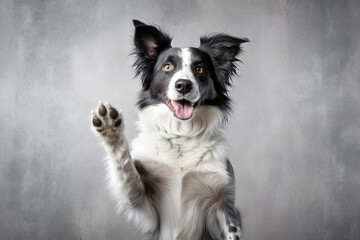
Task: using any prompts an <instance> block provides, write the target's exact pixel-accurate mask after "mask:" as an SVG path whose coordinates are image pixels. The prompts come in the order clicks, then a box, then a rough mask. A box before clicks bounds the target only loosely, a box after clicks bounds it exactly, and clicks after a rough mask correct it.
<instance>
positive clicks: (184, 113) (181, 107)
mask: <svg viewBox="0 0 360 240" xmlns="http://www.w3.org/2000/svg"><path fill="white" fill-rule="evenodd" d="M171 104H172V105H173V107H174V108H175V112H174V113H175V115H176V116H177V117H178V118H181V119H188V118H190V117H191V116H192V113H193V111H194V108H193V106H191V105H190V104H184V103H182V102H178V101H171Z"/></svg>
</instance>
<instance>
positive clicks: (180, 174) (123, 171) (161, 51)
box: [92, 20, 248, 240]
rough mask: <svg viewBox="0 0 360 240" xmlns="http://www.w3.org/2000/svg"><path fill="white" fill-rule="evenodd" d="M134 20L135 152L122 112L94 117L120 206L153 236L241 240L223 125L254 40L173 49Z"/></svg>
mask: <svg viewBox="0 0 360 240" xmlns="http://www.w3.org/2000/svg"><path fill="white" fill-rule="evenodd" d="M133 22H134V25H135V37H134V43H135V50H134V54H135V55H136V61H135V63H134V67H135V70H136V74H137V75H140V76H141V80H142V90H141V92H140V95H139V101H138V107H139V118H140V120H139V129H140V133H139V135H138V137H137V138H135V139H134V140H133V142H132V151H131V152H130V150H129V147H128V144H127V141H126V139H125V136H124V122H123V116H122V114H121V111H117V110H116V109H115V108H114V107H113V106H112V105H110V104H108V103H100V105H99V106H98V107H97V108H96V110H94V111H93V117H92V128H93V130H94V132H95V133H96V134H97V135H98V136H100V138H101V139H102V140H103V143H104V146H105V149H106V151H107V154H108V173H109V187H110V189H111V192H112V194H113V196H114V197H115V199H116V201H117V203H118V207H119V209H120V210H121V211H122V212H123V213H124V214H125V216H127V217H128V218H129V220H131V221H132V222H133V223H134V224H135V225H136V226H137V227H138V228H139V229H140V230H141V231H142V232H144V234H145V236H146V238H147V239H162V240H171V239H177V240H197V239H234V240H236V239H240V238H241V220H240V213H239V211H238V210H237V209H236V207H235V206H234V202H235V200H234V198H235V193H234V189H235V188H234V173H233V169H232V166H231V164H230V162H229V160H228V156H227V149H226V144H225V141H224V138H223V137H222V128H223V126H224V123H226V119H227V117H228V115H229V111H230V99H229V97H228V87H229V86H230V85H231V81H230V78H231V76H232V75H234V74H236V65H235V63H236V62H237V61H239V60H238V59H237V58H236V56H237V55H238V54H239V53H240V52H241V48H240V45H241V44H242V43H244V42H248V39H246V38H235V37H231V36H228V35H224V34H211V35H209V36H206V37H202V38H201V44H200V47H199V48H172V47H171V38H170V37H169V36H168V35H167V34H165V33H164V32H162V31H160V30H159V29H158V28H157V27H155V26H150V25H146V24H144V23H142V22H140V21H137V20H134V21H133Z"/></svg>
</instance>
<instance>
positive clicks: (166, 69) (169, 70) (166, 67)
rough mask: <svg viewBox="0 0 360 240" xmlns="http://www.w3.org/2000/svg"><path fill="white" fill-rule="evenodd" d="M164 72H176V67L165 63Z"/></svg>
mask: <svg viewBox="0 0 360 240" xmlns="http://www.w3.org/2000/svg"><path fill="white" fill-rule="evenodd" d="M162 70H163V71H164V72H166V73H168V72H171V71H173V70H174V65H172V64H171V63H165V65H164V66H163V68H162Z"/></svg>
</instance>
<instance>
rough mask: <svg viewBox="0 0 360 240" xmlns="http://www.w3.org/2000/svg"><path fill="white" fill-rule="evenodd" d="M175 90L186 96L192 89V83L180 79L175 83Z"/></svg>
mask: <svg viewBox="0 0 360 240" xmlns="http://www.w3.org/2000/svg"><path fill="white" fill-rule="evenodd" d="M175 88H176V90H177V91H178V92H179V93H182V94H186V93H188V92H190V91H191V89H192V82H191V81H190V80H187V79H179V80H177V81H176V82H175Z"/></svg>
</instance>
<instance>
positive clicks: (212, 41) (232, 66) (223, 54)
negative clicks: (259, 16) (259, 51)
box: [199, 33, 249, 90]
mask: <svg viewBox="0 0 360 240" xmlns="http://www.w3.org/2000/svg"><path fill="white" fill-rule="evenodd" d="M245 42H249V39H247V38H236V37H232V36H229V35H225V34H221V33H220V34H210V35H208V36H204V37H202V38H201V39H200V47H199V48H200V49H201V50H203V51H205V52H207V53H208V54H209V55H210V57H211V58H212V61H213V64H214V67H215V70H216V75H217V78H218V79H219V81H220V84H221V85H222V87H223V88H224V90H225V89H226V86H230V85H231V77H232V76H233V75H235V74H236V69H237V67H236V62H237V61H239V60H238V59H237V58H236V56H237V55H238V54H239V53H241V51H242V49H241V46H240V45H241V44H242V43H245Z"/></svg>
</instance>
